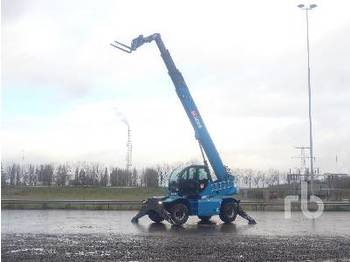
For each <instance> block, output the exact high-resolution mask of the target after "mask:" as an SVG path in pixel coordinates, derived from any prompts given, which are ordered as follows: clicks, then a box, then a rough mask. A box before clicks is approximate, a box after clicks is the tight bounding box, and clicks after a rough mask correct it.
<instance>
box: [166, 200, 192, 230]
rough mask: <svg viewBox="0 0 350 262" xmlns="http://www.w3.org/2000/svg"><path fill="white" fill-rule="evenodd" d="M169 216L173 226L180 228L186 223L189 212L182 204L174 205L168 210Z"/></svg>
mask: <svg viewBox="0 0 350 262" xmlns="http://www.w3.org/2000/svg"><path fill="white" fill-rule="evenodd" d="M170 215H171V219H172V221H173V224H174V225H176V226H180V225H182V224H185V223H186V222H187V219H188V216H189V211H188V208H187V206H185V205H184V204H181V203H179V204H175V205H174V206H172V207H171V208H170Z"/></svg>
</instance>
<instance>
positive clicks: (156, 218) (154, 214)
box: [148, 210, 164, 223]
mask: <svg viewBox="0 0 350 262" xmlns="http://www.w3.org/2000/svg"><path fill="white" fill-rule="evenodd" d="M148 217H149V219H151V220H152V221H153V222H155V223H160V222H162V221H163V220H164V218H162V217H161V216H160V215H159V214H158V213H157V212H156V211H153V210H151V211H149V213H148Z"/></svg>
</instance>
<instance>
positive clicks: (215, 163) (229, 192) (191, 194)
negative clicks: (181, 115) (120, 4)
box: [111, 33, 256, 225]
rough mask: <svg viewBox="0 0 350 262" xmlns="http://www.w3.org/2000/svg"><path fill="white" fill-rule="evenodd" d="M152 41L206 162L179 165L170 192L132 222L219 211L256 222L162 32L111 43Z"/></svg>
mask: <svg viewBox="0 0 350 262" xmlns="http://www.w3.org/2000/svg"><path fill="white" fill-rule="evenodd" d="M152 41H155V42H156V44H157V46H158V49H159V51H160V54H161V57H162V59H163V61H164V64H165V66H166V68H167V70H168V73H169V76H170V78H171V80H172V82H173V84H174V86H175V90H176V93H177V95H178V97H179V99H180V101H181V104H182V106H183V108H184V109H185V112H186V114H187V117H188V118H189V120H190V122H191V125H192V127H193V129H194V131H195V138H196V139H197V140H198V143H199V146H200V150H201V153H202V157H203V165H190V166H187V167H185V168H181V169H175V170H174V171H173V172H172V174H171V175H170V179H169V185H168V195H167V196H165V197H152V198H149V199H148V200H147V201H145V202H143V204H142V207H141V209H140V211H139V212H138V213H137V215H136V216H135V217H134V218H133V219H132V222H137V221H138V219H139V218H141V217H143V216H145V215H148V216H149V218H150V219H151V220H152V221H154V222H156V223H159V222H161V221H164V220H166V221H168V222H169V223H171V224H174V225H182V224H184V223H185V222H186V221H187V219H188V217H189V216H190V215H192V216H198V217H199V218H200V219H201V220H202V221H209V219H210V218H211V217H212V216H214V215H219V216H220V219H221V220H222V221H223V222H225V223H231V222H232V221H234V220H235V219H236V217H237V215H239V216H241V217H243V218H245V219H247V220H248V222H249V224H256V222H255V220H254V219H253V218H252V217H250V216H248V214H247V213H246V212H245V211H244V210H243V209H242V208H241V206H240V201H239V200H236V199H235V198H233V195H234V194H237V193H238V187H237V185H236V183H235V177H234V176H233V175H232V173H231V171H230V170H229V169H228V168H227V167H226V166H225V165H224V164H223V162H222V160H221V157H220V155H219V153H218V151H217V149H216V147H215V144H214V142H213V141H212V139H211V137H210V135H209V132H208V130H207V128H206V126H205V124H204V121H203V119H202V117H201V115H200V113H199V110H198V108H197V106H196V104H195V102H194V100H193V98H192V95H191V93H190V91H189V89H188V87H187V84H186V82H185V80H184V78H183V76H182V74H181V73H180V71H179V70H178V69H177V68H176V66H175V63H174V61H173V59H172V57H171V56H170V53H169V51H168V50H167V49H166V47H165V45H164V43H163V41H162V39H161V36H160V34H158V33H156V34H152V35H150V36H147V37H144V36H143V35H140V36H138V37H137V38H135V39H134V40H132V42H131V45H130V46H128V45H125V44H123V43H120V42H118V41H115V42H114V43H113V44H111V45H112V46H114V47H115V48H118V49H119V50H121V51H123V52H126V53H132V52H133V51H135V50H136V49H137V48H139V47H140V46H142V45H143V44H145V43H150V42H152ZM203 152H204V153H205V154H204V153H203ZM205 157H207V159H208V161H209V163H210V166H211V167H212V169H213V171H214V172H213V173H214V174H215V176H216V178H217V179H216V180H214V179H212V173H211V172H210V168H209V163H208V162H207V160H206V158H205Z"/></svg>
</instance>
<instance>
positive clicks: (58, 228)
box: [1, 210, 350, 236]
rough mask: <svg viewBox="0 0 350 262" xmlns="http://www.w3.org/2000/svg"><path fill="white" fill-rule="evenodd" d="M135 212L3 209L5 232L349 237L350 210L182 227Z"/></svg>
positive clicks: (261, 214)
mask: <svg viewBox="0 0 350 262" xmlns="http://www.w3.org/2000/svg"><path fill="white" fill-rule="evenodd" d="M134 214H135V211H89V210H2V214H1V218H2V220H1V230H2V234H8V233H9V234H11V233H35V234H37V233H43V234H79V233H80V234H89V233H97V234H100V233H102V234H103V233H108V234H110V233H116V234H131V235H135V234H136V235H144V234H149V233H152V234H162V233H164V232H170V233H175V234H176V233H181V234H205V235H215V234H222V233H234V234H237V235H253V236H254V235H256V236H257V235H260V236H277V235H279V236H281V235H282V236H283V235H286V236H289V235H325V236H350V213H349V212H325V213H324V214H323V215H322V216H321V217H320V218H318V219H316V220H310V219H307V218H306V217H304V216H303V214H302V213H301V212H295V213H292V219H285V218H284V213H283V212H251V215H252V216H253V217H254V218H255V219H256V220H257V222H258V224H257V225H248V224H247V223H246V221H244V220H243V219H240V218H238V219H237V220H236V221H235V223H233V224H223V223H222V222H221V221H220V219H219V218H218V217H213V218H212V219H211V222H212V223H211V224H201V223H200V220H199V219H198V218H197V217H190V219H189V221H188V222H187V223H186V224H185V225H184V226H182V227H175V226H171V225H170V224H169V223H167V222H164V223H161V224H155V223H152V221H151V220H149V219H148V218H147V217H145V218H142V219H141V220H140V221H139V224H131V223H130V220H131V218H132V216H133V215H134Z"/></svg>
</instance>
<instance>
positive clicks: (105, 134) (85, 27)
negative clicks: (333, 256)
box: [1, 0, 350, 173]
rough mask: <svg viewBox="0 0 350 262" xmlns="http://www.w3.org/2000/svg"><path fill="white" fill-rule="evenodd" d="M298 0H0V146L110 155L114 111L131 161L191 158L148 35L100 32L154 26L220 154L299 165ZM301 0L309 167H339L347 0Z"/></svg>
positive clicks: (346, 148)
mask: <svg viewBox="0 0 350 262" xmlns="http://www.w3.org/2000/svg"><path fill="white" fill-rule="evenodd" d="M301 2H302V1H295V0H286V1H280V0H266V1H260V0H246V1H232V0H231V1H182V0H180V1H167V2H166V1H160V0H159V1H156V0H151V1H118V0H116V1H109V0H104V1H97V0H94V1H87V0H84V1H83V0H74V1H68V0H59V1H58V0H50V1H44V0H2V1H1V5H2V9H1V64H2V69H1V73H2V77H1V136H2V139H1V140H2V147H1V154H2V160H3V161H20V159H21V158H22V156H23V155H24V159H25V161H26V162H34V163H43V162H62V161H92V162H100V163H105V164H113V165H119V166H123V165H125V156H126V142H127V126H126V124H125V120H127V122H128V123H129V125H130V128H131V132H132V143H133V165H134V166H136V167H143V166H148V165H155V164H162V163H173V162H186V161H189V160H200V158H201V157H200V151H199V148H198V144H197V142H196V140H195V139H194V131H193V129H192V127H191V125H190V123H189V121H188V119H187V117H186V115H185V113H184V110H183V108H182V106H181V103H180V101H179V99H178V97H177V96H176V93H175V90H174V87H173V85H172V83H171V80H170V78H169V76H168V74H167V71H166V69H165V66H164V64H163V62H162V60H161V57H160V56H159V51H158V50H157V47H156V45H155V44H154V43H152V44H148V45H145V46H142V48H140V49H138V50H137V52H135V53H133V54H131V55H129V54H126V53H123V52H120V51H119V50H117V49H115V48H113V47H111V46H110V45H109V44H110V43H111V42H113V41H114V40H118V41H121V42H125V43H127V44H129V43H130V41H131V40H132V39H133V38H135V37H137V36H138V35H140V34H143V35H145V36H146V35H149V34H153V33H156V32H158V33H160V34H161V35H162V38H163V41H164V42H165V45H166V46H167V48H168V49H169V50H170V52H171V54H172V57H173V59H174V61H175V63H176V65H177V67H178V68H179V70H180V71H181V72H182V74H183V76H184V77H185V79H186V82H187V85H188V86H189V88H190V91H191V93H192V96H193V98H194V100H195V102H196V103H197V106H198V108H199V111H200V113H201V115H202V117H203V119H204V121H205V123H206V125H207V128H208V130H209V132H210V134H211V136H212V138H213V140H214V142H215V144H216V147H217V149H218V151H219V152H220V155H221V157H222V159H223V161H224V162H225V163H226V164H227V165H229V166H230V167H231V168H255V169H269V168H275V169H279V170H281V171H287V170H289V168H294V167H298V166H300V163H299V160H298V159H296V158H293V156H297V155H298V154H299V151H298V150H296V149H295V146H307V145H308V143H309V138H308V132H309V131H308V97H307V64H306V61H307V60H306V22H305V12H304V11H302V10H300V9H299V8H298V7H297V5H298V4H300V3H301ZM303 3H309V2H307V1H304V2H303ZM310 3H315V4H317V5H318V7H317V8H315V9H314V10H312V11H311V12H310V59H311V89H312V117H313V128H314V130H313V135H314V154H315V167H316V168H320V170H321V172H347V173H349V172H350V136H349V134H350V121H349V115H350V103H349V102H350V89H349V86H350V66H349V60H350V51H349V46H350V34H349V33H350V16H349V12H348V10H349V8H350V2H349V1H348V0H333V1H330V0H323V1H322V0H318V1H317V0H315V1H313V2H310ZM336 159H337V161H336Z"/></svg>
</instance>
